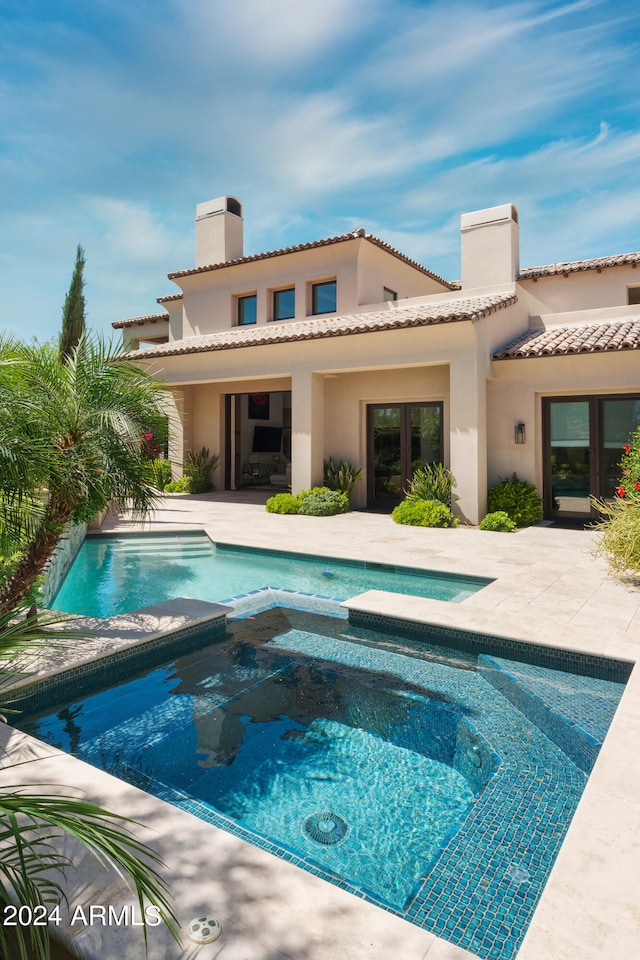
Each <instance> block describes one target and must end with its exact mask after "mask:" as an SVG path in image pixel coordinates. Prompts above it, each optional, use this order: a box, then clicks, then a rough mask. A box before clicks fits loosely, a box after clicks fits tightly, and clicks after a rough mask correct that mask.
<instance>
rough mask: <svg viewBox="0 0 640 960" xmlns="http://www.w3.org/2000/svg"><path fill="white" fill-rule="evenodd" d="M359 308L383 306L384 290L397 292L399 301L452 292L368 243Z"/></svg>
mask: <svg viewBox="0 0 640 960" xmlns="http://www.w3.org/2000/svg"><path fill="white" fill-rule="evenodd" d="M357 280H358V292H357V300H358V305H360V306H362V305H363V304H381V303H382V302H383V301H384V288H385V287H387V288H388V289H390V290H394V291H395V292H396V293H397V294H398V300H405V299H407V298H409V297H423V296H430V295H432V294H438V293H448V292H449V291H448V290H447V288H446V287H445V286H444V284H442V283H440V282H439V281H438V280H435V279H434V278H433V277H429V276H427V275H426V274H424V273H420V272H419V271H418V270H416V269H415V268H414V267H412V266H411V265H410V264H408V263H404V262H403V261H402V260H398V258H397V257H393V256H390V255H389V254H388V253H385V251H384V250H381V249H380V247H376V246H375V245H374V244H372V243H367V242H366V241H365V242H363V243H361V245H360V252H359V254H358V277H357Z"/></svg>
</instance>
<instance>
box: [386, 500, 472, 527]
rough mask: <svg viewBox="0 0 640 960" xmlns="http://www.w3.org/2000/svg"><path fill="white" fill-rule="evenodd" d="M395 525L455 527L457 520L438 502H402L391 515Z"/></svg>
mask: <svg viewBox="0 0 640 960" xmlns="http://www.w3.org/2000/svg"><path fill="white" fill-rule="evenodd" d="M391 519H392V520H395V522H396V523H406V524H408V525H409V526H411V527H457V526H458V520H457V518H456V517H454V516H453V514H452V513H451V510H450V509H449V507H447V506H446V504H444V503H441V502H440V501H439V500H403V501H402V503H399V504H398V506H397V507H396V508H395V510H394V511H393V513H392V514H391Z"/></svg>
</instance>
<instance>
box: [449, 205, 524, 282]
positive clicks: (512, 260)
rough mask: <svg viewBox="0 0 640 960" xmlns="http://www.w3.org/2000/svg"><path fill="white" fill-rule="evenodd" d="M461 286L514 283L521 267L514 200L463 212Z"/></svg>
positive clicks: (461, 223) (461, 225) (516, 212)
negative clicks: (483, 208) (485, 208)
mask: <svg viewBox="0 0 640 960" xmlns="http://www.w3.org/2000/svg"><path fill="white" fill-rule="evenodd" d="M460 232H461V234H462V237H461V241H462V289H463V290H467V289H470V288H472V287H487V286H491V285H496V284H502V283H513V282H514V281H515V279H516V277H517V276H518V271H519V269H520V228H519V227H518V211H517V209H516V208H515V207H514V205H513V204H512V203H504V204H502V206H499V207H489V208H488V209H487V210H477V211H476V212H475V213H463V214H462V217H461V218H460Z"/></svg>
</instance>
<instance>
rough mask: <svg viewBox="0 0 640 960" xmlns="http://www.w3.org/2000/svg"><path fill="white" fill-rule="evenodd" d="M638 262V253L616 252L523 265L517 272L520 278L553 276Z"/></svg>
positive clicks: (639, 261) (639, 260)
mask: <svg viewBox="0 0 640 960" xmlns="http://www.w3.org/2000/svg"><path fill="white" fill-rule="evenodd" d="M637 263H640V253H618V254H615V255H614V256H612V257H595V258H594V259H592V260H573V261H569V262H567V263H548V264H546V265H545V266H542V267H525V269H524V270H521V271H520V273H519V274H518V277H519V279H520V280H529V279H532V278H533V279H535V278H537V277H553V276H558V275H563V274H564V275H566V274H569V273H579V272H580V271H582V270H598V271H600V270H606V268H607V267H621V266H625V265H627V264H631V265H633V264H637Z"/></svg>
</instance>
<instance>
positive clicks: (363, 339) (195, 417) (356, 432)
mask: <svg viewBox="0 0 640 960" xmlns="http://www.w3.org/2000/svg"><path fill="white" fill-rule="evenodd" d="M499 315H500V313H498V314H495V315H494V318H496V317H498V316H499ZM494 318H491V317H490V318H487V323H489V322H490V321H491V320H492V319H494ZM501 322H506V321H501ZM480 329H481V328H480V327H479V325H478V324H474V323H471V322H467V321H465V322H459V323H442V324H435V325H432V326H426V327H415V328H408V329H403V330H396V331H384V332H382V331H381V332H376V333H367V334H363V335H354V336H348V337H339V338H327V339H322V340H313V341H301V342H295V343H280V344H269V345H264V346H260V347H258V346H255V347H246V348H243V349H236V350H224V351H219V352H213V353H201V354H187V355H183V356H178V357H167V358H164V359H163V361H162V377H163V379H164V380H165V381H166V382H168V383H174V384H175V385H180V384H183V383H185V382H186V383H192V384H194V385H193V386H191V387H190V388H189V389H190V390H191V398H192V406H191V407H189V406H186V413H187V417H188V419H189V424H190V426H189V430H190V437H189V443H191V444H192V445H193V446H195V447H196V448H197V447H199V446H202V444H204V445H206V446H209V448H210V449H211V450H215V451H216V452H220V453H221V454H222V448H221V444H222V414H221V412H220V410H221V403H222V400H221V396H222V394H223V393H225V392H227V393H245V392H253V391H270V390H283V389H284V390H286V389H289V388H291V390H292V487H293V489H294V491H297V490H300V489H303V488H306V487H309V486H312V485H313V484H315V483H319V482H321V480H322V461H323V457H325V456H327V455H333V456H338V457H339V456H345V457H347V459H350V460H353V462H358V463H360V464H361V465H364V461H365V458H364V454H365V446H364V445H365V435H366V432H365V429H364V424H363V421H362V417H363V413H362V411H363V407H364V405H366V402H367V401H369V402H378V401H384V400H387V399H402V398H403V397H404V398H405V399H441V398H442V399H446V396H445V394H446V386H447V375H446V374H445V373H444V372H443V371H444V370H449V369H450V370H451V374H450V376H451V402H450V404H449V405H447V404H445V409H446V414H445V415H446V417H448V418H449V419H448V421H447V423H448V429H447V433H449V434H450V436H451V444H450V446H449V447H447V446H446V445H445V455H446V456H448V457H449V461H450V467H451V469H452V470H453V472H454V474H455V476H456V479H457V482H458V485H457V492H458V495H459V496H460V498H461V500H460V503H459V510H460V513H461V515H462V516H463V517H464V518H465V519H467V520H469V521H470V522H472V523H475V522H477V519H478V517H479V515H480V512H481V511H482V510H483V509H484V502H485V498H486V469H485V467H484V463H485V458H486V418H485V410H484V393H485V389H486V386H485V384H486V367H487V361H486V358H485V356H483V355H481V354H480V353H479V351H478V342H477V337H478V333H479V331H480ZM154 364H155V366H156V367H157V368H159V367H160V364H159V363H158V362H157V361H155V362H154V361H150V365H151V368H152V369H153V368H154ZM420 368H423V369H422V370H420ZM437 368H440V371H439V373H438V374H437V377H438V378H439V379H438V380H437V381H436V380H435V379H434V377H435V376H436V374H435V373H434V370H435V369H437ZM364 374H366V376H364ZM334 377H335V381H334V379H333V378H334ZM336 381H337V382H336ZM454 381H455V390H454ZM436 383H437V386H436ZM203 384H207V386H206V387H204V386H201V385H203ZM289 385H291V386H289ZM387 390H389V391H392V395H391V396H389V395H388V394H387V395H385V393H386V391H387ZM340 394H342V397H340ZM367 395H368V396H367ZM216 397H217V400H216ZM341 398H342V399H343V400H344V403H345V408H344V409H342V408H341V406H340V402H339V401H340V399H341ZM341 432H342V433H343V435H344V437H345V439H344V441H342V440H340V444H342V442H344V444H345V446H344V447H343V448H342V449H343V451H344V452H342V453H341V451H340V449H328V448H327V447H328V444H329V443H331V445H333V444H334V443H338V438H339V437H340V435H341ZM222 470H223V464H222V458H221V467H220V472H219V474H218V477H222V476H223V473H222ZM365 489H366V487H364V486H361V490H360V491H359V492H358V500H357V501H356V503H357V504H360V503H363V502H364V500H363V499H362V498H363V497H364V490H365Z"/></svg>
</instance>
